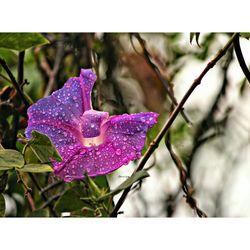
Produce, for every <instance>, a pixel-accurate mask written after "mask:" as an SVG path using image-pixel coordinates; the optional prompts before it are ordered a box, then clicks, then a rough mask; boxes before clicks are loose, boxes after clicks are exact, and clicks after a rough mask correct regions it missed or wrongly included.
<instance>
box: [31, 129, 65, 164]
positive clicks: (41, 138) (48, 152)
mask: <svg viewBox="0 0 250 250" xmlns="http://www.w3.org/2000/svg"><path fill="white" fill-rule="evenodd" d="M28 145H29V146H30V147H31V149H32V150H33V152H34V154H35V155H36V156H37V158H38V159H39V160H40V161H41V163H49V162H50V161H51V159H50V158H53V159H54V160H56V161H62V158H61V156H60V154H59V152H58V151H57V149H56V148H55V146H54V145H53V143H52V142H51V140H50V139H49V137H48V136H46V135H44V134H42V133H39V132H37V131H35V130H33V131H32V138H31V139H30V140H29V141H28Z"/></svg>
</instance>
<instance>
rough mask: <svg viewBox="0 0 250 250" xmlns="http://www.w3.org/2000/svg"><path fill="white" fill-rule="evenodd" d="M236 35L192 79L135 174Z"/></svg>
mask: <svg viewBox="0 0 250 250" xmlns="http://www.w3.org/2000/svg"><path fill="white" fill-rule="evenodd" d="M237 35H238V33H234V34H233V35H232V36H231V37H230V39H229V40H228V42H227V43H226V45H225V46H224V47H223V48H222V49H221V50H219V51H218V53H217V54H216V55H215V57H214V58H213V59H212V60H211V61H210V62H209V63H208V64H207V66H206V67H205V69H204V70H203V71H202V72H201V74H200V75H199V76H198V78H196V79H195V80H194V82H193V84H192V85H191V86H190V88H189V89H188V91H187V92H186V94H185V95H184V96H183V98H182V99H181V101H180V102H179V104H178V105H177V106H176V107H175V109H174V111H173V112H172V113H171V115H170V117H169V118H168V120H167V121H166V123H165V125H164V126H163V128H162V129H161V131H160V132H159V134H158V135H157V136H156V138H155V139H154V140H153V142H151V144H150V146H149V147H148V149H147V151H146V153H145V154H144V156H143V157H142V158H141V160H140V162H139V164H138V166H137V168H136V169H135V171H134V172H133V174H135V173H136V172H138V171H140V170H142V169H143V167H144V166H145V164H146V162H147V161H148V159H149V158H150V156H151V155H152V153H153V152H154V151H155V150H156V148H157V147H158V146H159V143H160V141H161V140H162V138H163V137H164V135H165V134H166V133H167V131H168V130H169V128H170V126H171V125H172V124H173V122H174V121H175V119H176V117H177V115H178V114H179V113H180V111H181V110H182V108H183V106H184V104H185V103H186V101H187V99H188V98H189V97H190V95H191V94H192V93H193V91H194V90H195V88H196V87H197V86H198V85H199V84H200V83H201V81H202V79H203V77H204V76H205V75H206V74H207V72H208V71H209V70H210V69H212V68H213V67H214V66H215V64H216V63H217V62H218V61H219V60H220V59H221V58H222V57H223V56H224V55H225V53H226V52H227V50H228V49H229V47H230V46H231V45H232V43H233V42H234V40H235V38H236V37H237ZM131 187H132V185H131V186H130V187H128V188H126V189H125V190H124V191H123V193H122V195H121V197H120V199H119V200H118V202H117V204H116V206H115V208H114V210H113V211H112V213H111V217H116V216H117V213H118V211H119V209H120V207H121V206H122V204H123V202H124V201H125V199H126V197H127V195H128V193H129V191H130V189H131Z"/></svg>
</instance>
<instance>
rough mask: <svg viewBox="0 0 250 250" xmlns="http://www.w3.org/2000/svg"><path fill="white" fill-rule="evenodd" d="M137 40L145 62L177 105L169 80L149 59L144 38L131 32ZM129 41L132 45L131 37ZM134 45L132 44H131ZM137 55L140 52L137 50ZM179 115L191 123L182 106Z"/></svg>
mask: <svg viewBox="0 0 250 250" xmlns="http://www.w3.org/2000/svg"><path fill="white" fill-rule="evenodd" d="M133 35H134V36H135V37H136V38H137V40H138V42H139V43H140V45H141V47H142V49H143V56H144V58H145V60H146V62H147V63H148V65H149V66H150V67H151V68H152V70H153V71H154V72H155V74H156V76H157V78H158V79H159V81H160V82H161V83H162V84H163V86H164V87H165V89H166V92H167V94H168V96H169V97H170V99H171V101H172V103H173V104H174V105H175V106H177V105H178V102H177V100H176V98H175V96H174V94H173V89H172V88H171V86H170V84H169V82H168V81H167V80H166V79H165V78H164V77H163V76H162V74H161V72H160V70H159V69H158V67H157V66H156V65H155V64H154V63H153V62H152V60H151V59H150V58H151V57H152V56H151V55H150V53H149V52H148V50H147V49H146V42H145V40H143V39H142V38H141V36H140V35H139V34H138V33H136V34H133ZM131 43H132V45H133V42H132V39H131ZM133 47H134V46H133ZM134 50H135V51H136V52H137V50H136V49H135V48H134ZM137 53H138V54H139V55H140V53H139V52H137ZM180 112H181V115H182V117H183V119H184V120H185V121H186V122H187V123H188V124H190V125H191V124H192V122H191V121H190V119H189V118H188V116H187V115H186V113H185V112H184V108H182V109H181V111H180Z"/></svg>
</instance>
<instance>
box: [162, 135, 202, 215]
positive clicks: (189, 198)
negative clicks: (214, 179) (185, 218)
mask: <svg viewBox="0 0 250 250" xmlns="http://www.w3.org/2000/svg"><path fill="white" fill-rule="evenodd" d="M165 144H166V147H167V149H168V151H169V153H170V156H171V158H172V160H173V162H174V163H175V165H176V167H177V169H178V171H179V173H180V181H181V184H182V190H183V192H184V193H185V196H184V197H185V198H186V202H187V203H188V204H189V206H190V207H191V208H192V209H194V210H195V211H196V213H197V215H198V216H199V217H207V215H206V213H205V212H203V211H202V210H201V209H200V208H198V206H197V201H196V200H195V198H194V197H193V188H192V186H191V184H188V183H187V172H186V170H185V168H184V167H183V164H182V161H181V159H180V158H179V157H178V156H177V154H176V153H175V152H174V150H173V148H172V144H171V139H170V133H169V132H168V133H167V134H166V136H165Z"/></svg>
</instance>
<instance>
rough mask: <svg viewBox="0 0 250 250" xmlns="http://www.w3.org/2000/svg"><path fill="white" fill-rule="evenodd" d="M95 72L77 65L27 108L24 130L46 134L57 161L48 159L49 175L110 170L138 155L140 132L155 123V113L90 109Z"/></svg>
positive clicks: (69, 178) (141, 140)
mask: <svg viewBox="0 0 250 250" xmlns="http://www.w3.org/2000/svg"><path fill="white" fill-rule="evenodd" d="M95 80H96V76H95V74H94V73H93V72H92V71H91V70H89V69H87V70H84V69H82V70H81V73H80V77H73V78H70V79H69V80H68V81H67V82H66V83H65V85H64V87H63V88H61V89H60V90H57V91H55V92H54V93H52V95H51V96H48V97H46V98H43V99H41V100H39V101H38V102H37V103H35V104H33V105H32V106H31V107H30V108H29V109H28V115H29V121H28V128H27V129H26V131H25V134H26V136H27V138H31V132H32V130H37V131H38V132H41V133H44V134H46V135H47V136H48V137H49V138H50V139H51V141H52V142H53V143H54V144H55V146H56V148H57V150H58V151H59V153H60V154H61V156H62V158H63V161H62V162H55V161H53V168H54V170H55V172H54V174H55V175H57V176H59V177H61V178H62V179H64V180H65V181H72V180H78V179H83V178H84V177H83V174H84V172H85V171H87V173H88V174H89V175H90V176H97V175H103V174H107V173H110V172H112V171H114V170H115V169H117V168H119V167H121V166H122V165H125V164H128V163H129V161H132V160H135V159H139V158H140V156H141V150H142V149H143V146H144V143H145V139H146V133H147V131H148V129H149V128H151V127H153V125H154V124H155V123H156V122H157V117H158V114H156V113H153V112H142V113H138V114H131V115H128V114H124V115H117V116H111V117H109V115H108V113H107V112H101V111H95V110H93V109H92V104H91V91H92V88H93V84H94V82H95Z"/></svg>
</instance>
